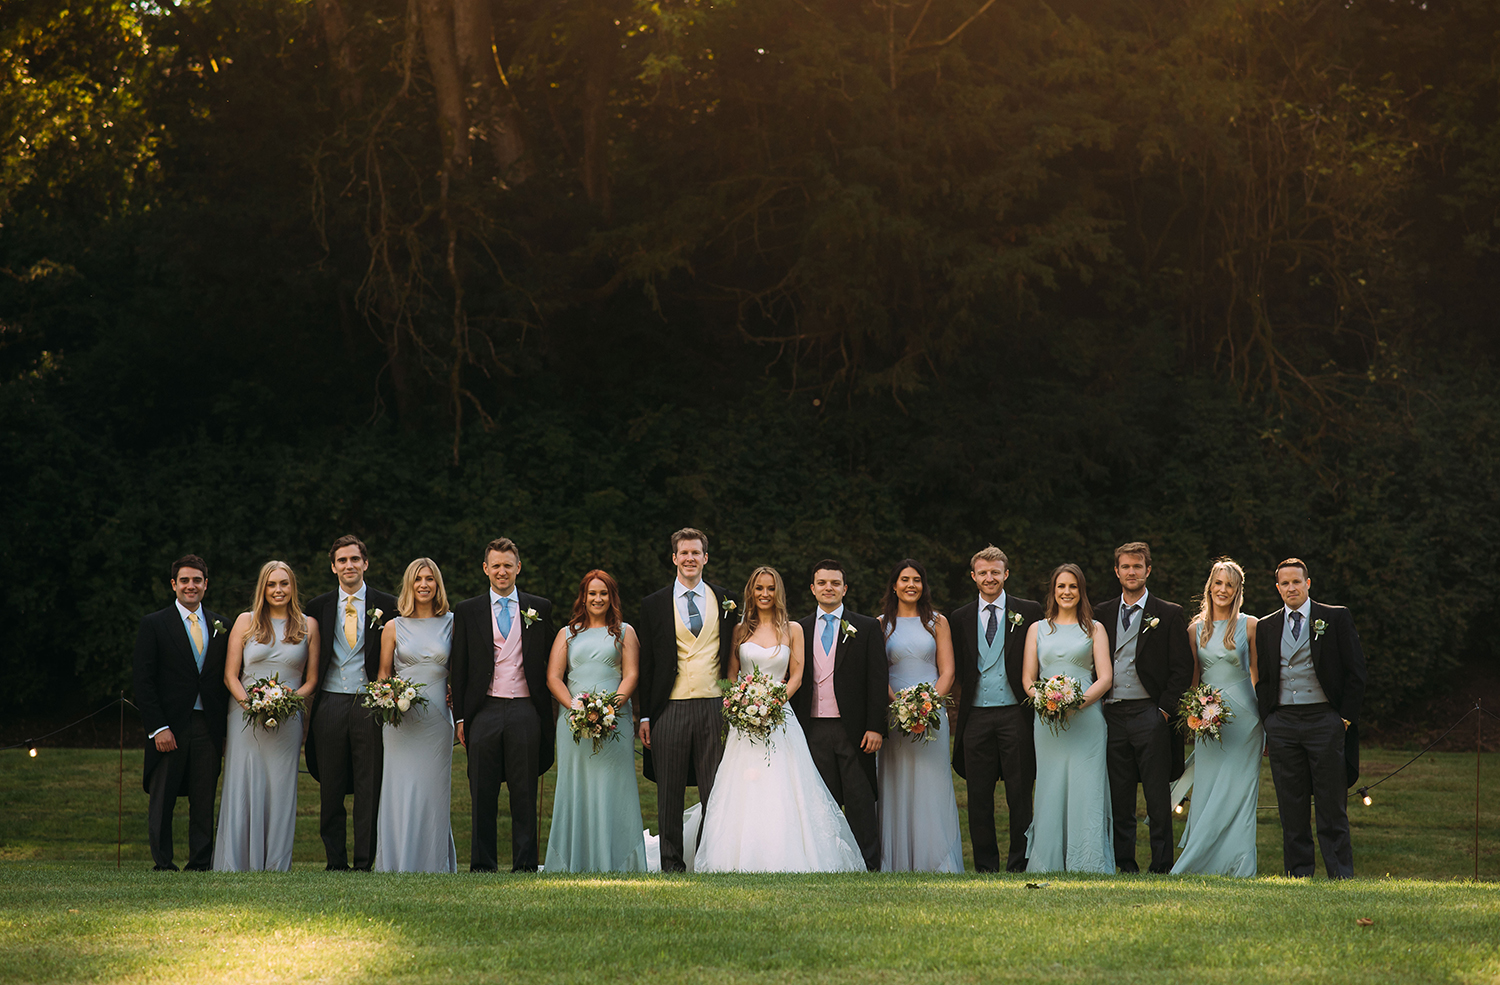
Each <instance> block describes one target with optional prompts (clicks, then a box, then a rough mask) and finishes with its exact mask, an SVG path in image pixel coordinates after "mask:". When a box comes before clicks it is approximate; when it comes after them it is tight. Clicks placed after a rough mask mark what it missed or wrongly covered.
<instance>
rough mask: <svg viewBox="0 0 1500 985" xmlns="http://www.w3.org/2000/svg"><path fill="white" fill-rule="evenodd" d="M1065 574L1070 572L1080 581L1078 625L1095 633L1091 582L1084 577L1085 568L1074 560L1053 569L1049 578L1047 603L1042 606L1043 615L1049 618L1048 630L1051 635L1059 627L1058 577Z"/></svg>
mask: <svg viewBox="0 0 1500 985" xmlns="http://www.w3.org/2000/svg"><path fill="white" fill-rule="evenodd" d="M1063 574H1070V575H1072V576H1073V578H1074V580H1075V581H1077V582H1078V627H1079V628H1080V629H1082V630H1083V631H1084V633H1085V634H1086V635H1088V636H1092V635H1094V607H1093V606H1092V605H1090V604H1089V583H1088V581H1087V580H1085V579H1084V577H1083V569H1082V568H1080V567H1079V566H1078V565H1076V564H1074V563H1073V562H1071V561H1069V562H1067V563H1066V564H1059V565H1058V566H1057V567H1055V568H1053V569H1052V574H1051V575H1050V576H1048V578H1047V603H1046V604H1045V605H1044V606H1042V616H1043V618H1045V619H1046V620H1047V632H1048V634H1049V635H1050V634H1051V633H1053V632H1054V631H1056V629H1057V623H1056V622H1055V621H1054V620H1055V619H1057V612H1058V606H1057V579H1058V578H1059V577H1060V576H1061V575H1063Z"/></svg>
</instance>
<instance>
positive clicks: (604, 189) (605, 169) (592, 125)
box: [583, 27, 616, 219]
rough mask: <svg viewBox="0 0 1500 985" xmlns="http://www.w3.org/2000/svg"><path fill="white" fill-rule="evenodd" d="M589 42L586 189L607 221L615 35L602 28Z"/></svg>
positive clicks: (585, 101)
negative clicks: (608, 111) (607, 120)
mask: <svg viewBox="0 0 1500 985" xmlns="http://www.w3.org/2000/svg"><path fill="white" fill-rule="evenodd" d="M590 40H591V42H592V43H591V44H589V46H588V48H587V49H586V55H585V57H586V58H587V60H588V67H587V68H586V69H585V70H584V77H583V190H584V193H585V194H587V195H588V197H589V201H590V202H592V203H593V204H594V206H595V207H596V208H598V209H599V211H600V212H601V213H603V215H604V217H605V218H606V219H608V218H609V215H610V211H611V210H610V196H609V191H610V189H609V134H608V132H607V131H606V129H605V124H604V120H605V110H606V108H607V106H608V102H609V83H610V77H611V75H612V74H613V69H614V62H615V51H616V44H615V37H614V32H613V31H611V30H609V28H608V27H601V29H600V30H598V31H597V32H596V33H595V34H594V36H593V38H591V39H590Z"/></svg>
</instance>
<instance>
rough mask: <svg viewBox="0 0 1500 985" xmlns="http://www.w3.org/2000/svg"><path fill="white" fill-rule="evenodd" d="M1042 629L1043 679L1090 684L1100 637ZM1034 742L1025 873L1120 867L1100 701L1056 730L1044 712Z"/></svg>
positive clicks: (1074, 629)
mask: <svg viewBox="0 0 1500 985" xmlns="http://www.w3.org/2000/svg"><path fill="white" fill-rule="evenodd" d="M1036 627H1037V641H1036V651H1037V662H1038V664H1039V665H1040V668H1041V669H1040V672H1039V676H1038V679H1039V680H1043V679H1046V678H1048V677H1054V676H1056V675H1058V674H1066V675H1067V676H1069V677H1071V678H1073V679H1074V680H1076V681H1078V682H1079V683H1081V684H1082V685H1083V686H1084V688H1085V689H1087V688H1088V687H1089V686H1090V685H1092V684H1093V683H1094V641H1093V640H1092V639H1090V638H1089V636H1088V634H1087V633H1085V632H1084V631H1083V627H1081V626H1079V625H1077V624H1074V625H1071V626H1069V625H1058V626H1055V627H1051V628H1050V632H1049V626H1048V623H1047V622H1046V621H1045V620H1043V621H1042V622H1039V623H1037V624H1036ZM1032 736H1033V737H1034V738H1035V740H1036V807H1035V810H1034V812H1033V814H1032V820H1031V828H1030V829H1029V830H1028V831H1027V832H1026V841H1027V845H1028V847H1029V851H1028V855H1029V856H1030V860H1029V861H1028V862H1027V864H1026V871H1027V872H1111V873H1112V872H1114V871H1115V851H1114V844H1113V836H1114V832H1113V825H1112V822H1111V820H1110V812H1109V771H1108V768H1107V767H1106V765H1105V753H1104V749H1105V743H1106V737H1107V729H1106V727H1105V724H1104V710H1103V709H1102V708H1101V707H1100V706H1099V703H1098V702H1097V701H1096V702H1094V703H1093V704H1091V705H1089V706H1088V707H1087V708H1084V709H1081V710H1079V711H1075V712H1074V713H1073V715H1072V717H1071V718H1070V719H1069V720H1068V727H1067V728H1066V729H1063V730H1061V731H1059V732H1058V734H1057V735H1053V734H1052V730H1051V729H1050V728H1048V727H1047V726H1046V725H1045V724H1043V723H1042V720H1041V719H1040V718H1038V719H1036V720H1035V721H1034V722H1033V723H1032Z"/></svg>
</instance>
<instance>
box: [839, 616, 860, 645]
mask: <svg viewBox="0 0 1500 985" xmlns="http://www.w3.org/2000/svg"><path fill="white" fill-rule="evenodd" d="M839 630H840V631H841V632H842V634H843V635H841V636H840V637H839V642H840V643H847V642H849V637H851V636H858V635H859V630H858V629H856V628H855V627H854V624H853V623H851V622H849V620H847V619H840V620H839Z"/></svg>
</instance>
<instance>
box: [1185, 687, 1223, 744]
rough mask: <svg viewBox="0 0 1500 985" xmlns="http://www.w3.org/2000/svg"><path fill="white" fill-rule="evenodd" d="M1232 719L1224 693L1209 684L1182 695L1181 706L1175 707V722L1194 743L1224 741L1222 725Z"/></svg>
mask: <svg viewBox="0 0 1500 985" xmlns="http://www.w3.org/2000/svg"><path fill="white" fill-rule="evenodd" d="M1233 718H1234V712H1233V711H1231V710H1230V708H1229V702H1227V701H1225V700H1224V692H1223V691H1220V690H1219V689H1218V688H1216V687H1213V686H1212V685H1209V684H1199V685H1198V686H1197V687H1195V688H1193V689H1192V690H1191V691H1189V692H1188V693H1187V694H1184V695H1183V696H1182V704H1180V705H1178V706H1177V720H1178V721H1179V722H1181V723H1182V728H1183V731H1184V732H1186V733H1187V734H1188V735H1190V736H1192V738H1193V741H1195V742H1202V741H1203V740H1204V739H1213V740H1214V741H1215V742H1222V741H1224V725H1225V724H1226V723H1227V722H1229V721H1231V720H1233Z"/></svg>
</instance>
